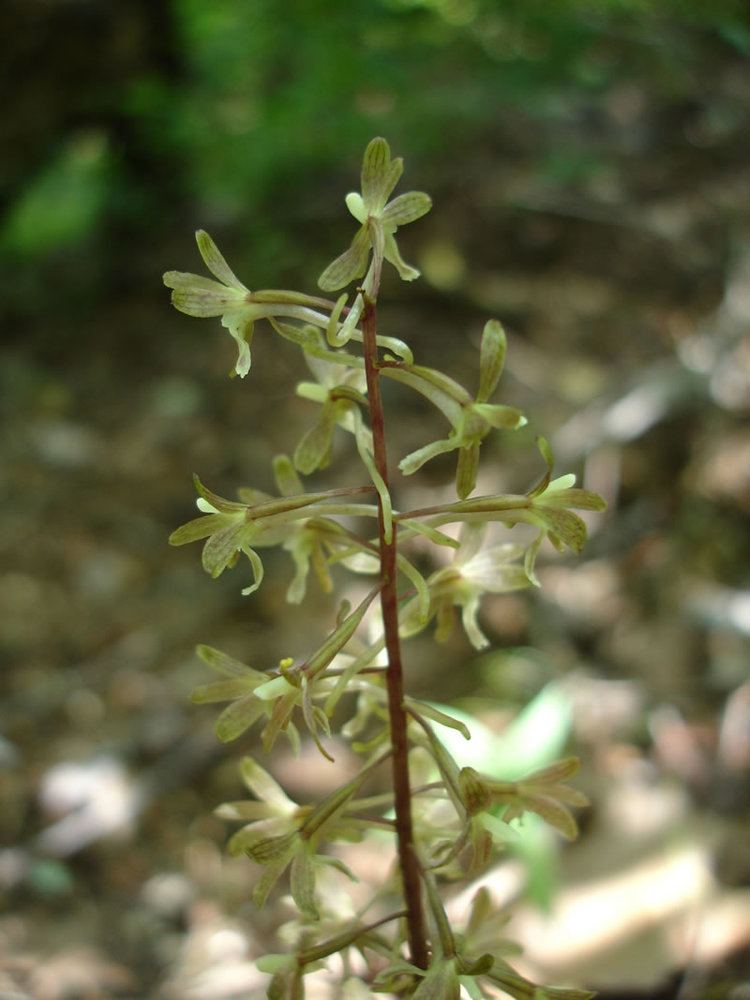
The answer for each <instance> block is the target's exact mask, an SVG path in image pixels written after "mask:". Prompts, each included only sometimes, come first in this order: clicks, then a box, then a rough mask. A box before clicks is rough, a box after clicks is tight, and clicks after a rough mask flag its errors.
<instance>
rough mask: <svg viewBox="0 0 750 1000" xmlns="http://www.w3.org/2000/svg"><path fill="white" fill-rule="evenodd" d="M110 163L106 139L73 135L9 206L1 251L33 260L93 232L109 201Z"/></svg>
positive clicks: (90, 134)
mask: <svg viewBox="0 0 750 1000" xmlns="http://www.w3.org/2000/svg"><path fill="white" fill-rule="evenodd" d="M111 179H112V160H111V156H110V151H109V147H108V144H107V139H106V136H105V135H104V134H103V133H102V132H98V131H87V132H80V133H77V134H74V135H72V136H71V138H70V139H69V140H68V142H67V144H66V145H65V146H64V147H63V148H62V149H61V150H60V152H59V153H58V155H57V156H56V157H55V158H53V159H52V160H51V161H50V162H49V163H48V164H47V166H46V167H45V168H44V169H43V170H42V172H41V173H39V174H37V175H36V176H34V177H32V178H31V180H30V181H29V182H28V184H27V185H26V187H25V189H24V190H23V192H22V193H21V196H20V197H19V198H18V199H17V200H16V201H15V203H14V204H13V205H12V206H11V209H10V211H9V213H8V216H7V218H6V220H5V223H4V225H3V227H2V229H1V230H0V249H2V250H4V251H6V252H10V253H15V254H17V255H19V256H35V255H37V254H44V253H47V252H49V251H53V250H58V249H60V248H65V247H69V246H72V245H75V244H77V243H79V242H81V241H82V240H84V239H85V238H86V237H87V236H88V235H89V234H90V233H91V232H92V231H93V230H94V229H95V228H96V225H97V223H98V221H99V219H100V217H101V213H102V210H103V208H104V207H105V203H106V200H107V194H108V190H109V187H110V183H111Z"/></svg>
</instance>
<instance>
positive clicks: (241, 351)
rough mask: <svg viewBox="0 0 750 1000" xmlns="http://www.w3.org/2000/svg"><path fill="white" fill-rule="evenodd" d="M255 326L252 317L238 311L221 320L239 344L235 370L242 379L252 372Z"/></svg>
mask: <svg viewBox="0 0 750 1000" xmlns="http://www.w3.org/2000/svg"><path fill="white" fill-rule="evenodd" d="M253 324H254V319H253V316H252V315H247V313H245V314H244V315H243V313H242V312H236V311H233V312H227V313H225V314H224V316H223V317H222V320H221V325H222V326H223V327H224V328H225V329H227V330H229V333H230V334H231V336H232V337H233V338H234V340H235V341H236V343H237V348H238V354H237V361H236V363H235V366H234V370H235V371H236V372H237V374H238V375H239V376H240V378H244V377H245V375H247V373H248V372H249V371H250V363H251V356H250V344H251V343H252V339H253Z"/></svg>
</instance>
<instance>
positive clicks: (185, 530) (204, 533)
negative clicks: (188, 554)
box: [169, 514, 227, 545]
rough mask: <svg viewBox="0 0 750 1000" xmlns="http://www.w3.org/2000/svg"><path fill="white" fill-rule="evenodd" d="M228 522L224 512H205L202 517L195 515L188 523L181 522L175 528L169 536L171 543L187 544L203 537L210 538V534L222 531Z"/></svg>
mask: <svg viewBox="0 0 750 1000" xmlns="http://www.w3.org/2000/svg"><path fill="white" fill-rule="evenodd" d="M226 523H227V518H226V516H225V515H224V514H204V515H203V516H202V517H195V518H193V520H192V521H188V522H187V524H181V525H180V527H179V528H175V530H174V531H173V532H172V534H171V535H170V536H169V544H170V545H187V544H188V543H189V542H197V541H200V539H201V538H208V537H209V535H213V534H215V533H216V532H217V531H220V530H221V529H222V527H224V526H225V525H226Z"/></svg>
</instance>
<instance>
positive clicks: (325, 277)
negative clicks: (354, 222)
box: [318, 226, 370, 292]
mask: <svg viewBox="0 0 750 1000" xmlns="http://www.w3.org/2000/svg"><path fill="white" fill-rule="evenodd" d="M369 255H370V235H369V232H368V229H367V226H360V228H359V229H358V230H357V232H356V234H355V236H354V239H353V240H352V243H351V246H350V247H349V249H348V250H345V251H344V252H343V253H342V254H341V256H340V257H337V258H336V260H334V261H332V262H331V263H330V264H329V265H328V267H327V268H326V269H325V271H323V273H322V274H321V276H320V277H319V278H318V285H319V287H320V288H322V289H323V291H324V292H335V291H338V289H339V288H343V287H344V285H348V284H349V282H350V281H353V280H354V279H355V278H361V277H362V276H363V274H364V273H365V271H366V270H367V259H368V257H369Z"/></svg>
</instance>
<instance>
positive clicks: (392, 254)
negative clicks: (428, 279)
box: [383, 233, 420, 281]
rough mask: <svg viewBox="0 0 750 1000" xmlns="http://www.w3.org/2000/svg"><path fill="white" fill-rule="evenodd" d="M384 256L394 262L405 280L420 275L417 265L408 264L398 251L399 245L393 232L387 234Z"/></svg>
mask: <svg viewBox="0 0 750 1000" xmlns="http://www.w3.org/2000/svg"><path fill="white" fill-rule="evenodd" d="M383 256H384V257H385V259H386V260H387V261H389V263H391V264H393V266H394V267H395V268H396V270H397V271H398V273H399V275H400V276H401V278H402V279H403V280H404V281H414V279H415V278H418V277H419V275H420V272H419V271H418V270H417V269H416V267H412V266H411V265H410V264H407V263H406V261H405V260H403V258H402V257H401V254H400V253H399V252H398V247H397V246H396V240H395V238H394V236H393V234H392V233H388V234H386V237H385V249H384V251H383Z"/></svg>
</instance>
